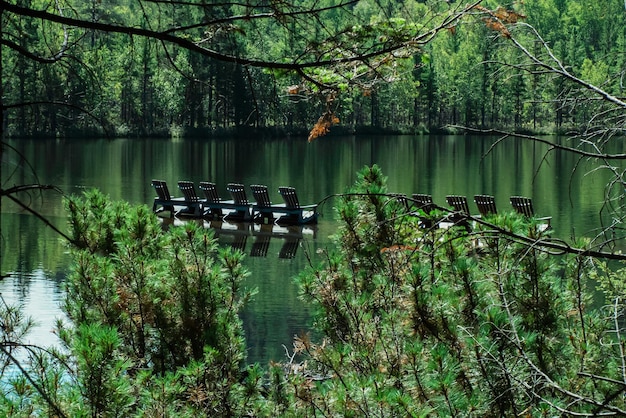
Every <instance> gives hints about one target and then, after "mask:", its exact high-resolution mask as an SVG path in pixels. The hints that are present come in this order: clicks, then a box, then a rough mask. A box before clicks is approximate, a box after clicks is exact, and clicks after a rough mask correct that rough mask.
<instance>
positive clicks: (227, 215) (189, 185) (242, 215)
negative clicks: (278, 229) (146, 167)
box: [152, 180, 319, 225]
mask: <svg viewBox="0 0 626 418" xmlns="http://www.w3.org/2000/svg"><path fill="white" fill-rule="evenodd" d="M152 187H154V189H155V191H156V193H157V197H156V198H155V199H154V203H153V205H152V211H153V212H155V213H159V212H169V214H170V216H187V217H195V218H205V219H222V220H226V221H233V222H257V223H264V224H270V223H276V224H279V225H307V224H314V223H316V222H317V218H318V216H319V213H318V211H317V204H314V205H301V204H300V202H299V200H298V195H297V193H296V190H295V189H294V188H293V187H279V188H278V191H279V193H280V195H281V196H282V198H283V200H284V202H285V203H281V204H272V202H271V200H270V196H269V191H268V188H267V186H264V185H258V184H255V185H252V186H250V189H251V190H252V194H253V196H254V200H255V201H254V202H252V201H250V200H248V196H247V194H246V189H245V187H244V185H243V184H239V183H229V184H228V185H227V187H226V190H228V192H229V193H230V195H231V197H232V199H230V200H224V199H222V198H221V197H220V195H219V193H218V191H217V187H216V186H215V183H211V182H206V181H203V182H200V183H199V189H200V191H201V192H202V195H203V197H200V196H199V195H198V194H197V193H196V188H195V185H194V183H193V182H191V181H179V182H178V189H179V190H180V192H181V193H182V194H183V197H172V195H171V194H170V191H169V188H168V186H167V183H166V182H165V181H163V180H152Z"/></svg>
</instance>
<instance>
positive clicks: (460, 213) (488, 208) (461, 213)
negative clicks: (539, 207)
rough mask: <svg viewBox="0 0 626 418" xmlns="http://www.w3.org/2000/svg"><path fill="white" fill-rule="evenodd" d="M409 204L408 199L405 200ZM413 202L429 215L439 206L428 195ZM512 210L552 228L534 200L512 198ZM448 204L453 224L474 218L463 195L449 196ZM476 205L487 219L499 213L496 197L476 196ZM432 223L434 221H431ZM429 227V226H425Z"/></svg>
mask: <svg viewBox="0 0 626 418" xmlns="http://www.w3.org/2000/svg"><path fill="white" fill-rule="evenodd" d="M404 200H405V201H406V202H407V204H408V199H406V198H405V199H404ZM411 200H412V202H413V204H414V206H415V208H416V209H421V210H422V211H423V212H424V213H426V214H429V213H431V212H432V211H433V210H434V209H436V208H437V205H435V203H434V202H433V198H432V196H431V195H428V194H414V195H413V196H412V199H411ZM510 202H511V206H512V208H513V209H514V210H515V211H516V212H517V213H520V214H521V215H524V216H526V217H528V218H533V219H535V220H537V221H538V222H539V224H540V225H541V227H542V229H548V228H551V225H550V221H551V219H552V217H537V216H536V215H535V210H534V208H533V202H532V199H531V198H529V197H523V196H511V198H510ZM446 203H447V204H448V206H450V207H452V210H453V212H452V214H451V216H450V217H448V218H447V219H448V220H449V221H451V222H453V223H458V222H463V221H464V220H467V218H468V217H470V216H472V215H471V212H470V209H469V204H468V201H467V197H466V196H461V195H448V196H446ZM474 203H475V204H476V207H477V208H478V212H479V213H480V216H482V217H485V216H489V215H494V214H497V213H498V210H497V208H496V201H495V197H494V196H491V195H484V194H479V195H475V196H474ZM430 222H431V223H432V221H430ZM425 226H429V225H425Z"/></svg>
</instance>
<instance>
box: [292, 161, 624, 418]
mask: <svg viewBox="0 0 626 418" xmlns="http://www.w3.org/2000/svg"><path fill="white" fill-rule="evenodd" d="M384 190H385V179H384V176H382V174H381V173H380V170H379V169H378V168H377V167H375V166H374V167H371V168H364V169H363V170H362V171H361V172H360V173H359V176H358V181H357V183H356V185H355V187H354V188H353V189H352V190H351V192H352V193H353V194H348V195H347V196H346V197H345V199H344V200H343V201H342V202H341V203H340V204H339V205H338V209H337V210H338V213H339V215H340V219H341V222H342V227H341V228H340V230H339V232H338V234H337V237H336V238H337V243H338V247H339V250H338V252H337V253H336V254H327V261H326V263H324V265H321V266H319V267H317V268H315V269H313V270H311V271H309V272H307V273H304V274H302V275H301V276H300V279H299V280H300V284H301V288H302V296H303V299H306V300H309V301H312V302H313V303H314V305H315V306H316V307H317V310H318V316H317V322H316V323H317V326H318V328H319V329H320V330H321V331H323V332H324V338H323V340H322V341H320V342H319V343H314V342H312V341H310V340H308V339H300V340H298V341H296V345H295V346H294V347H295V350H296V352H298V353H304V354H306V355H307V357H309V358H308V360H307V363H306V366H307V370H308V371H307V372H305V373H306V374H307V375H309V376H316V377H317V379H312V380H304V381H302V382H300V384H299V385H297V386H296V388H295V389H294V392H293V394H292V396H293V397H294V402H298V404H299V405H302V407H303V408H310V410H311V411H316V413H315V414H319V415H320V416H426V415H428V416H430V415H439V416H508V415H519V414H528V415H530V416H543V414H544V413H547V414H549V415H554V414H559V411H560V410H559V409H558V408H563V409H562V411H566V410H568V411H573V412H578V413H593V412H594V411H596V412H597V411H601V410H603V408H606V409H607V410H613V409H611V408H615V409H614V410H623V409H624V406H625V405H624V403H623V400H622V398H621V397H619V396H618V397H616V398H611V401H610V402H607V404H606V405H605V406H604V407H598V405H597V404H595V402H596V401H598V400H602V399H607V398H608V397H611V395H612V394H613V393H614V392H615V391H620V390H621V389H620V384H619V383H618V381H620V380H621V378H620V374H621V371H620V368H619V367H618V364H619V361H620V359H621V358H622V357H621V354H620V350H619V349H618V347H617V345H613V346H609V345H607V344H603V343H602V341H604V338H605V335H606V333H607V332H611V330H614V329H615V324H614V323H613V321H610V320H608V321H607V320H605V318H603V317H602V316H601V315H599V312H598V311H596V310H594V309H591V308H590V292H589V291H588V290H587V289H586V288H585V286H584V285H583V284H582V283H585V281H586V280H587V278H588V277H589V273H590V271H591V270H590V269H591V265H589V264H588V263H587V260H586V259H584V258H577V257H569V256H558V257H555V256H552V255H549V254H548V253H546V252H544V251H540V249H539V248H532V247H528V246H527V245H525V244H523V243H521V242H518V240H516V239H515V238H512V236H510V237H508V236H507V235H503V234H499V233H498V234H493V232H491V231H490V228H491V227H490V226H489V225H488V224H485V226H484V227H480V226H476V227H475V228H474V233H473V234H471V235H468V233H467V230H466V229H465V228H457V227H452V228H447V229H444V228H439V229H438V228H424V227H423V226H420V222H421V221H420V220H419V218H418V217H415V216H414V215H411V214H408V213H406V212H404V213H403V212H402V211H401V206H400V205H397V204H396V203H395V202H394V200H393V199H392V200H390V199H389V197H385V196H381V195H378V194H377V193H381V192H384ZM368 192H369V193H368ZM433 215H435V213H433ZM488 221H489V222H491V223H492V224H493V225H496V226H497V227H499V228H502V229H504V230H506V231H509V233H512V234H519V235H520V236H527V235H528V234H529V233H530V234H535V236H541V234H542V233H541V232H540V231H539V230H538V229H537V228H536V227H534V226H533V224H532V221H529V220H524V219H521V218H519V217H518V216H513V215H508V214H507V215H502V216H498V217H494V218H490V219H488ZM529 222H530V223H529ZM483 229H484V230H483ZM475 234H479V235H475ZM536 234H540V235H536ZM610 379H615V382H614V383H613V384H610V383H608V381H609V380H610ZM572 394H574V395H572ZM572 400H577V401H578V403H576V405H572V404H571V403H570V401H572ZM597 407H598V408H599V409H596V408H597Z"/></svg>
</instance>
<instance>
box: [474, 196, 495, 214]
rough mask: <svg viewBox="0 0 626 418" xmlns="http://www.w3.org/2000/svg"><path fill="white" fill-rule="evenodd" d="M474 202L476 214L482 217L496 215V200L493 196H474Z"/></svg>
mask: <svg viewBox="0 0 626 418" xmlns="http://www.w3.org/2000/svg"><path fill="white" fill-rule="evenodd" d="M474 202H476V207H478V212H480V215H481V216H483V217H484V216H487V215H495V214H496V213H498V210H497V209H496V199H495V198H494V197H493V196H490V195H485V194H477V195H476V196H474Z"/></svg>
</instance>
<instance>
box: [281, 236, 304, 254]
mask: <svg viewBox="0 0 626 418" xmlns="http://www.w3.org/2000/svg"><path fill="white" fill-rule="evenodd" d="M299 246H300V240H299V239H296V238H286V239H285V243H284V244H283V246H282V247H281V248H280V252H279V253H278V258H294V257H295V256H296V252H297V251H298V247H299Z"/></svg>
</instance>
